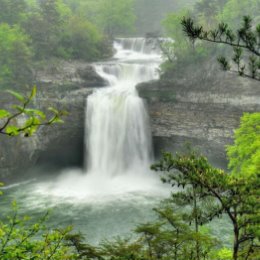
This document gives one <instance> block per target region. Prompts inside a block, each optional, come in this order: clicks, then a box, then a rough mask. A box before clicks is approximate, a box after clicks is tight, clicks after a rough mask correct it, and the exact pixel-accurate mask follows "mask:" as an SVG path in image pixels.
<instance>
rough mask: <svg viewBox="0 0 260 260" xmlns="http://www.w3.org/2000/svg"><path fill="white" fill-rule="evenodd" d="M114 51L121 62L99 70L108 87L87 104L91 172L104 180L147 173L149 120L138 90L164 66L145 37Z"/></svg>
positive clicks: (123, 43) (119, 42) (122, 43)
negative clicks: (160, 65)
mask: <svg viewBox="0 0 260 260" xmlns="http://www.w3.org/2000/svg"><path fill="white" fill-rule="evenodd" d="M114 47H115V50H116V54H115V60H114V61H112V62H108V63H103V64H97V65H96V66H95V68H96V71H97V73H98V74H99V75H100V76H101V77H103V78H104V79H105V80H106V81H107V82H108V87H107V88H105V89H99V90H96V91H95V92H94V93H93V94H92V95H91V96H89V97H88V100H87V112H86V118H87V122H86V144H87V159H86V165H87V172H88V173H89V174H95V175H99V176H103V177H104V176H106V177H108V176H110V177H113V176H116V175H122V174H126V173H130V174H136V173H140V174H141V173H143V172H145V171H146V172H147V169H148V168H149V165H150V164H151V158H152V146H151V134H150V128H149V118H148V115H147V111H146V108H145V105H144V102H143V100H142V99H141V98H140V97H139V96H138V93H137V90H136V88H135V87H136V85H137V84H138V83H140V82H144V81H150V80H152V79H155V78H157V77H158V72H157V69H158V65H159V64H160V55H159V53H158V52H156V50H153V49H152V47H151V43H150V44H147V42H146V40H145V39H143V38H135V39H118V40H116V42H115V44H114ZM147 61H149V63H148V62H147ZM145 169H146V170H145Z"/></svg>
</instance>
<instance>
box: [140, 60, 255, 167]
mask: <svg viewBox="0 0 260 260" xmlns="http://www.w3.org/2000/svg"><path fill="white" fill-rule="evenodd" d="M183 71H184V70H183ZM138 90H139V93H140V95H141V96H142V97H143V98H145V99H146V100H147V105H148V110H149V113H150V117H151V128H152V132H153V136H154V146H155V152H156V156H157V157H158V156H160V152H161V150H164V151H172V152H176V151H181V150H183V149H184V146H185V144H186V143H187V144H190V145H191V146H192V147H194V148H195V149H197V150H199V151H200V152H202V153H203V154H204V155H206V156H207V157H208V158H209V160H210V161H211V162H212V163H213V164H215V165H216V166H219V167H224V168H225V167H226V152H225V147H226V145H228V144H231V143H232V138H233V134H234V129H236V128H237V127H238V126H239V121H240V117H241V115H242V114H243V113H244V112H255V111H260V87H259V81H256V80H252V79H247V78H242V77H238V76H237V75H236V74H232V73H226V72H222V71H219V68H217V67H216V62H215V61H214V60H212V61H210V62H205V63H202V64H200V66H197V67H195V66H194V65H190V66H187V67H186V68H185V75H184V74H182V73H181V72H180V71H176V72H174V71H173V72H172V74H171V75H167V77H165V78H163V79H161V80H159V81H154V82H150V83H143V84H140V85H139V86H138Z"/></svg>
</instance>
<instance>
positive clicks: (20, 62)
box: [0, 23, 32, 88]
mask: <svg viewBox="0 0 260 260" xmlns="http://www.w3.org/2000/svg"><path fill="white" fill-rule="evenodd" d="M29 44H30V40H29V38H28V36H27V35H26V34H25V33H24V32H23V31H22V30H21V29H20V28H19V27H18V26H12V27H11V26H9V25H8V24H5V23H2V24H0V88H1V87H2V88H3V87H6V86H7V85H10V84H12V85H14V86H17V85H18V84H25V83H27V82H28V81H29V80H30V79H31V68H30V67H31V57H32V50H31V48H30V47H29Z"/></svg>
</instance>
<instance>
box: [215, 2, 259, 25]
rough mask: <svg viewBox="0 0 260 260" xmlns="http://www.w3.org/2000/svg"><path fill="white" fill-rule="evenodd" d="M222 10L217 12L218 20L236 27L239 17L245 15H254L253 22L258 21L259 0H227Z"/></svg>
mask: <svg viewBox="0 0 260 260" xmlns="http://www.w3.org/2000/svg"><path fill="white" fill-rule="evenodd" d="M226 2H227V3H226V4H225V5H224V7H223V10H222V11H221V12H219V13H218V15H217V18H218V21H224V22H226V23H228V24H229V25H230V26H231V27H233V28H237V27H238V26H239V24H240V21H241V17H243V16H245V15H247V16H251V17H254V23H259V22H260V15H259V9H260V2H259V0H250V1H248V0H228V1H226Z"/></svg>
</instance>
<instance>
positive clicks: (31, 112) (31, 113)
mask: <svg viewBox="0 0 260 260" xmlns="http://www.w3.org/2000/svg"><path fill="white" fill-rule="evenodd" d="M24 113H25V114H27V115H29V116H35V115H37V116H39V117H41V118H42V119H45V118H46V115H45V114H44V113H43V112H42V111H40V110H38V109H32V108H30V109H29V108H27V109H25V110H24Z"/></svg>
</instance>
